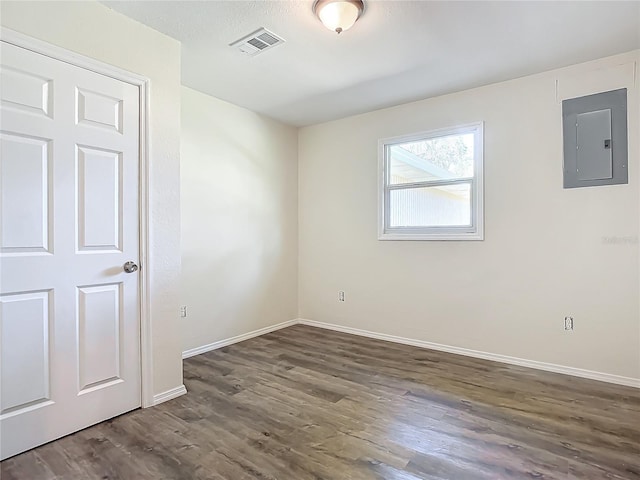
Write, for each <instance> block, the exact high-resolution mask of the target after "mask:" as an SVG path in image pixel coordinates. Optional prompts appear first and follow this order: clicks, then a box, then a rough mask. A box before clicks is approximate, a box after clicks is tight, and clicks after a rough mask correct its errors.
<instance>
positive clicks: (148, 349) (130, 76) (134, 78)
mask: <svg viewBox="0 0 640 480" xmlns="http://www.w3.org/2000/svg"><path fill="white" fill-rule="evenodd" d="M0 40H1V41H2V42H5V43H8V44H11V45H15V46H17V47H20V48H24V49H26V50H31V51H32V52H35V53H39V54H41V55H45V56H47V57H50V58H53V59H55V60H60V61H62V62H65V63H68V64H71V65H74V66H76V67H80V68H83V69H85V70H89V71H92V72H95V73H98V74H101V75H104V76H107V77H110V78H114V79H116V80H120V81H122V82H125V83H129V84H131V85H134V86H136V87H138V89H139V101H140V112H139V118H140V125H139V149H140V151H139V186H138V190H139V209H140V212H139V239H140V240H139V241H140V245H139V248H140V259H139V261H140V263H139V265H140V272H139V289H140V292H139V294H140V376H141V378H140V381H141V382H140V383H141V390H142V391H141V403H142V407H143V408H147V407H151V406H153V405H154V395H153V350H152V343H151V342H152V337H151V318H150V312H151V309H150V292H149V161H148V155H149V119H150V115H149V105H150V101H149V94H150V86H151V82H150V80H149V79H148V78H147V77H144V76H142V75H139V74H136V73H133V72H129V71H126V70H123V69H121V68H118V67H115V66H113V65H109V64H107V63H103V62H100V61H98V60H95V59H93V58H90V57H87V56H85V55H81V54H78V53H75V52H73V51H71V50H67V49H65V48H62V47H58V46H56V45H53V44H50V43H48V42H45V41H42V40H39V39H36V38H33V37H30V36H28V35H25V34H23V33H20V32H16V31H14V30H11V29H8V28H5V27H0ZM116 120H117V117H116ZM105 126H106V125H105ZM111 128H112V129H114V128H117V127H116V126H115V125H114V126H112V127H111Z"/></svg>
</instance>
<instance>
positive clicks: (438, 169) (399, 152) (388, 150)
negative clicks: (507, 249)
mask: <svg viewBox="0 0 640 480" xmlns="http://www.w3.org/2000/svg"><path fill="white" fill-rule="evenodd" d="M482 140H483V131H482V123H474V124H472V125H463V126H460V127H455V128H448V129H443V130H435V131H431V132H422V133H417V134H414V135H407V136H402V137H395V138H388V139H384V140H380V142H379V149H380V152H379V155H380V157H379V158H380V182H379V199H380V200H379V232H378V233H379V235H378V238H379V239H380V240H482V239H483V237H484V230H483V208H482V186H483V184H482V183H483V182H482V166H483V165H482V164H483V147H482Z"/></svg>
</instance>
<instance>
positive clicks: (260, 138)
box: [181, 87, 298, 350]
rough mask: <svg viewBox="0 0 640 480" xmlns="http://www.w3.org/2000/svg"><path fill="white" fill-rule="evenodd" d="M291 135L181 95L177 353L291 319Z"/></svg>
mask: <svg viewBox="0 0 640 480" xmlns="http://www.w3.org/2000/svg"><path fill="white" fill-rule="evenodd" d="M297 145H298V140H297V129H295V128H293V127H288V126H285V125H283V124H281V123H279V122H276V121H274V120H271V119H269V118H266V117H263V116H261V115H258V114H256V113H254V112H251V111H249V110H246V109H244V108H240V107H237V106H235V105H232V104H230V103H227V102H224V101H222V100H218V99H216V98H213V97H211V96H208V95H205V94H202V93H199V92H197V91H195V90H192V89H189V88H185V87H183V88H182V143H181V175H182V178H181V184H182V188H181V191H182V204H181V209H182V281H181V302H182V304H183V305H187V307H188V316H187V318H184V319H182V326H183V328H182V330H183V346H184V350H190V349H193V348H196V347H201V346H203V345H207V344H210V343H214V342H217V341H219V340H223V339H227V338H230V337H233V336H236V335H240V334H245V333H248V332H251V331H253V330H257V329H260V328H263V327H267V326H271V325H274V324H277V323H281V322H284V321H288V320H293V319H295V318H297V316H298V249H297V243H298V238H297V232H298V207H297V202H298V199H297V196H298V195H297V188H298V185H297V178H298V167H297V153H298V151H297V149H298V146H297Z"/></svg>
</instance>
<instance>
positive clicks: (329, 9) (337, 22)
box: [313, 0, 364, 33]
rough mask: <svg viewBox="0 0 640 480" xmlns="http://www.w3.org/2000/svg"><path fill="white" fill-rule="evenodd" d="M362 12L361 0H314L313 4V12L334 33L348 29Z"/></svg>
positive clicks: (362, 3) (362, 4)
mask: <svg viewBox="0 0 640 480" xmlns="http://www.w3.org/2000/svg"><path fill="white" fill-rule="evenodd" d="M362 12H364V2H363V1H362V0H316V1H315V3H314V4H313V13H315V14H316V15H317V16H318V18H319V19H320V21H321V22H322V24H323V25H324V26H325V27H327V28H328V29H329V30H333V31H334V32H336V33H340V32H344V31H345V30H349V29H350V28H351V27H352V26H353V24H354V23H356V20H358V18H360V15H362Z"/></svg>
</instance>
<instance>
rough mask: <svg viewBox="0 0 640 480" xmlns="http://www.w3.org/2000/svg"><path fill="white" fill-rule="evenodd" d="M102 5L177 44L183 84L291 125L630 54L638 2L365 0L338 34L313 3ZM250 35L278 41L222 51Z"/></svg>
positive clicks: (639, 41) (637, 42) (637, 40)
mask: <svg viewBox="0 0 640 480" xmlns="http://www.w3.org/2000/svg"><path fill="white" fill-rule="evenodd" d="M102 3H104V4H105V5H107V6H109V7H110V8H113V9H114V10H117V11H119V12H121V13H123V14H124V15H127V16H129V17H131V18H133V19H135V20H138V21H139V22H141V23H144V24H146V25H148V26H150V27H151V28H154V29H156V30H159V31H161V32H163V33H165V34H167V35H169V36H171V37H173V38H176V39H177V40H180V41H181V42H182V83H183V84H184V85H186V86H189V87H191V88H194V89H196V90H199V91H201V92H204V93H208V94H210V95H213V96H215V97H218V98H221V99H223V100H226V101H229V102H232V103H234V104H237V105H240V106H243V107H246V108H249V109H251V110H254V111H256V112H260V113H263V114H266V115H268V116H270V117H273V118H276V119H278V120H281V121H283V122H285V123H288V124H291V125H298V126H301V125H309V124H314V123H319V122H323V121H327V120H332V119H336V118H340V117H344V116H347V115H352V114H356V113H362V112H366V111H370V110H375V109H378V108H383V107H387V106H390V105H397V104H400V103H404V102H408V101H412V100H417V99H421V98H426V97H430V96H434V95H440V94H444V93H449V92H453V91H458V90H462V89H466V88H471V87H475V86H479V85H484V84H488V83H492V82H496V81H502V80H507V79H511V78H516V77H520V76H523V75H528V74H532V73H537V72H541V71H545V70H549V69H553V68H557V67H562V66H566V65H571V64H574V63H579V62H583V61H587V60H591V59H595V58H599V57H603V56H607V55H612V54H615V53H621V52H626V51H629V50H633V49H636V48H640V2H638V1H629V2H613V1H603V2H553V1H550V2H528V1H512V2H486V1H478V2H455V1H434V2H428V1H372V0H368V1H367V0H365V3H366V7H365V13H364V15H363V16H362V17H361V18H360V20H359V21H358V22H357V23H356V24H355V25H354V26H353V28H351V29H350V30H348V31H347V32H344V33H342V34H340V35H337V34H335V33H332V32H330V31H329V30H327V29H326V28H325V27H324V26H323V25H322V24H321V23H319V21H318V20H317V19H316V17H315V16H314V15H313V13H312V12H311V6H312V4H313V1H312V0H262V1H259V0H256V1H243V0H235V1H200V2H191V1H131V0H130V1H104V2H102ZM260 27H265V28H267V29H269V30H271V31H273V32H274V33H276V34H278V35H279V36H281V37H283V38H284V39H285V40H286V43H284V44H282V45H280V46H278V47H276V48H273V49H270V50H268V51H266V52H264V53H262V54H260V55H257V56H255V57H247V56H243V55H242V54H241V53H240V52H238V51H237V50H234V49H232V48H231V47H229V46H228V45H229V44H230V43H232V42H233V41H235V40H237V39H239V38H240V37H242V36H244V35H246V34H249V33H251V32H253V31H255V30H257V29H258V28H260Z"/></svg>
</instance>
